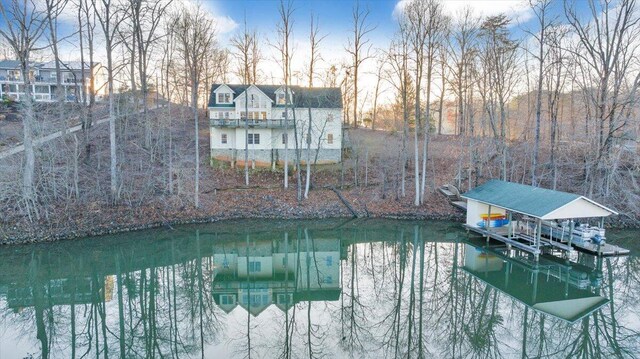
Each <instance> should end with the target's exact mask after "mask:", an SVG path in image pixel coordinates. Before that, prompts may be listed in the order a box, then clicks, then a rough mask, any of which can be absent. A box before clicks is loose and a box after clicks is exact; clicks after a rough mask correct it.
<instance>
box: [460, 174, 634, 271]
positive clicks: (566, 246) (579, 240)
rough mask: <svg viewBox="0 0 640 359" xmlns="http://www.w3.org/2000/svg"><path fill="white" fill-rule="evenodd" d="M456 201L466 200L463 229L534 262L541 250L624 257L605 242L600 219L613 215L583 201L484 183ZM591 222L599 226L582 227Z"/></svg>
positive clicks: (540, 190)
mask: <svg viewBox="0 0 640 359" xmlns="http://www.w3.org/2000/svg"><path fill="white" fill-rule="evenodd" d="M461 197H462V198H464V199H466V200H467V219H466V223H465V224H464V226H465V228H466V229H467V230H468V231H472V232H475V233H478V234H480V235H481V236H483V237H486V239H487V241H489V240H490V239H494V240H498V241H500V242H503V243H505V244H507V246H509V247H515V248H518V249H520V250H523V251H526V252H529V253H531V254H533V255H534V256H535V259H536V261H537V260H538V259H539V257H540V254H542V252H543V251H545V252H560V253H562V254H565V255H567V254H571V253H572V252H573V251H574V249H576V250H580V251H582V252H586V253H589V254H594V255H598V256H612V255H625V254H628V253H629V250H627V249H624V248H620V247H617V246H614V245H611V244H609V243H606V242H605V236H604V219H605V218H606V217H608V216H610V215H617V214H618V213H617V212H616V211H614V210H612V209H610V208H607V207H605V206H603V205H601V204H599V203H597V202H595V201H592V200H590V199H588V198H586V197H584V196H580V195H577V194H573V193H567V192H560V191H553V190H549V189H544V188H538V187H533V186H527V185H523V184H518V183H513V182H506V181H499V180H490V181H488V182H486V183H485V184H483V185H481V186H479V187H476V188H474V189H473V190H471V191H469V192H467V193H464V194H463V195H462V196H461ZM593 219H596V220H598V221H599V222H598V226H589V225H588V224H587V223H588V221H589V220H593ZM580 221H583V222H585V221H587V222H586V223H582V224H580ZM576 224H578V225H576Z"/></svg>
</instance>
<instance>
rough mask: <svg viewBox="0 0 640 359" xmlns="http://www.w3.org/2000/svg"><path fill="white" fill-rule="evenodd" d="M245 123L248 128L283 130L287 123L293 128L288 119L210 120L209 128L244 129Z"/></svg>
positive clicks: (291, 121)
mask: <svg viewBox="0 0 640 359" xmlns="http://www.w3.org/2000/svg"><path fill="white" fill-rule="evenodd" d="M245 122H247V124H248V126H249V127H250V128H284V127H285V126H286V125H287V123H288V124H289V127H291V128H293V120H291V119H288V120H284V119H267V120H238V119H236V120H229V119H222V120H218V119H212V120H211V122H210V123H211V126H214V127H231V128H234V127H244V125H245Z"/></svg>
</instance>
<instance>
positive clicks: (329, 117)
mask: <svg viewBox="0 0 640 359" xmlns="http://www.w3.org/2000/svg"><path fill="white" fill-rule="evenodd" d="M332 121H333V114H328V115H327V122H332Z"/></svg>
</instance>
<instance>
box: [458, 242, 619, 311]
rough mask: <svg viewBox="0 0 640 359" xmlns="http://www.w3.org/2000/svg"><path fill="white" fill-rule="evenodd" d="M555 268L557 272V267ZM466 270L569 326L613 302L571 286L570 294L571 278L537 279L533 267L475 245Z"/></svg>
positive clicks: (469, 251)
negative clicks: (507, 265)
mask: <svg viewBox="0 0 640 359" xmlns="http://www.w3.org/2000/svg"><path fill="white" fill-rule="evenodd" d="M506 263H509V267H508V268H509V270H508V274H505V264H506ZM551 268H552V269H551V271H552V272H553V271H554V269H556V268H557V267H556V266H551ZM462 269H463V270H464V271H465V272H467V273H469V274H471V275H472V276H473V277H475V278H476V279H477V280H479V281H480V282H482V283H485V284H487V285H489V286H490V287H492V288H495V289H497V290H498V291H500V292H502V293H504V294H506V295H508V296H509V297H511V298H513V299H515V300H516V301H518V302H520V303H522V304H524V305H526V306H527V307H529V308H532V309H534V310H536V311H538V312H541V313H544V314H548V315H551V316H554V317H556V318H559V319H562V320H564V321H567V322H569V323H575V322H577V321H578V320H580V319H582V318H584V317H585V316H587V315H589V314H590V313H593V312H594V311H595V310H597V309H598V308H600V307H602V306H603V305H605V304H607V303H608V302H609V300H608V299H606V298H605V297H603V296H601V295H599V294H596V293H594V292H592V291H591V289H589V288H580V287H577V286H574V285H571V287H570V288H571V289H570V290H568V291H567V290H566V288H567V286H568V285H570V284H571V282H568V281H569V278H568V277H564V276H560V277H555V276H551V277H547V276H542V275H541V276H534V275H533V274H532V273H533V271H534V270H535V269H534V268H533V267H529V266H527V265H523V264H521V262H519V261H517V260H514V259H512V258H510V257H508V256H505V255H502V254H497V253H496V252H495V251H491V250H484V249H482V248H481V247H477V246H476V245H475V244H473V243H471V244H466V243H465V257H464V264H463V266H462ZM573 270H574V271H575V270H576V269H573ZM578 273H585V272H578ZM505 275H508V278H509V279H508V280H505Z"/></svg>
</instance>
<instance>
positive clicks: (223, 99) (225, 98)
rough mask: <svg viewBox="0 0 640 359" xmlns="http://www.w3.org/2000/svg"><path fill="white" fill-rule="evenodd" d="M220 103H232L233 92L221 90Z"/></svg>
mask: <svg viewBox="0 0 640 359" xmlns="http://www.w3.org/2000/svg"><path fill="white" fill-rule="evenodd" d="M218 103H231V94H230V93H224V92H221V93H219V94H218Z"/></svg>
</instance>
